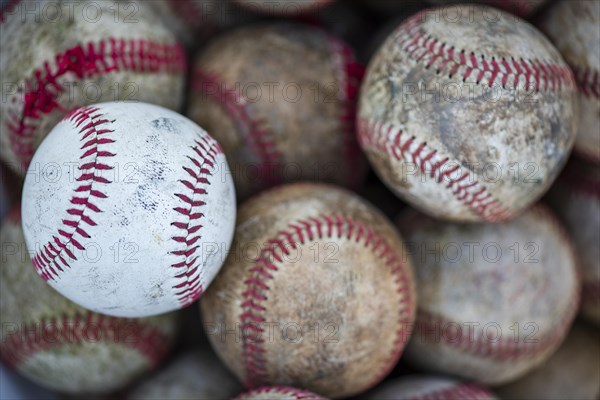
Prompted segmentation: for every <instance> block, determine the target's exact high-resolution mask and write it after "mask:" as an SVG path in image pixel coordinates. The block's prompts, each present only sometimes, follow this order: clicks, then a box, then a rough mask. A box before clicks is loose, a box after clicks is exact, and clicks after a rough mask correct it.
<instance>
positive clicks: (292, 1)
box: [227, 0, 333, 16]
mask: <svg viewBox="0 0 600 400" xmlns="http://www.w3.org/2000/svg"><path fill="white" fill-rule="evenodd" d="M227 1H231V2H232V3H233V4H236V5H238V6H240V7H243V8H245V9H247V10H250V11H253V12H256V13H259V14H267V15H279V16H292V15H299V14H304V13H310V12H319V9H320V8H322V7H325V6H327V5H329V4H330V3H331V2H332V1H333V0H277V1H271V0H227Z"/></svg>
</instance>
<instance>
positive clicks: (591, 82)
mask: <svg viewBox="0 0 600 400" xmlns="http://www.w3.org/2000/svg"><path fill="white" fill-rule="evenodd" d="M571 69H572V70H573V73H574V74H575V81H576V82H577V86H578V87H579V90H580V91H581V92H582V93H583V94H584V95H585V96H586V97H589V98H600V73H599V72H598V71H597V70H594V69H592V68H589V67H577V66H575V65H571Z"/></svg>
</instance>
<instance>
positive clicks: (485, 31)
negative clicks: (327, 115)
mask: <svg viewBox="0 0 600 400" xmlns="http://www.w3.org/2000/svg"><path fill="white" fill-rule="evenodd" d="M576 129H577V89H576V84H575V81H574V78H573V74H572V72H571V70H570V69H569V67H568V65H567V64H566V63H565V62H564V61H563V59H562V57H561V56H560V54H559V53H558V51H557V50H555V49H554V48H553V47H552V45H551V44H550V42H549V41H548V40H547V39H545V38H544V36H543V35H542V34H541V33H539V32H538V31H537V30H535V28H533V27H532V26H531V25H529V24H527V23H526V22H524V21H522V20H520V19H518V18H517V17H514V16H510V15H509V14H507V13H498V11H497V10H494V9H492V8H489V7H484V6H476V5H469V6H467V5H463V6H452V7H449V8H437V9H433V10H426V11H423V12H421V13H418V14H416V15H415V16H413V17H411V18H409V19H408V20H406V21H405V22H404V23H402V24H401V25H400V27H398V28H397V29H396V30H395V31H394V33H392V34H391V35H390V37H389V38H388V39H387V40H386V41H385V43H384V44H383V46H382V47H381V48H380V49H379V51H378V52H377V53H376V54H375V56H374V58H373V59H372V60H371V62H370V64H369V67H368V68H367V73H366V76H365V79H364V81H363V83H362V86H361V93H360V96H359V111H358V136H359V142H360V144H361V146H362V148H363V150H364V151H365V152H366V154H367V157H368V158H369V160H370V162H371V165H372V166H373V168H374V169H375V171H376V172H377V173H378V175H379V176H380V178H381V179H382V180H383V181H384V182H385V183H386V184H387V185H388V187H389V188H390V189H391V190H393V191H394V192H395V193H396V194H397V195H398V196H400V197H401V198H403V199H404V200H406V201H408V202H409V203H411V204H412V205H413V206H415V207H416V208H418V209H420V210H422V211H423V212H426V213H428V214H430V215H432V216H435V217H438V218H443V219H449V220H456V221H487V222H497V221H502V220H506V219H509V218H513V217H514V216H515V215H517V214H519V213H521V212H522V211H523V210H525V209H526V208H527V207H528V206H529V205H530V204H532V203H533V202H535V201H536V200H537V199H538V198H539V197H540V196H542V195H543V194H544V193H545V192H546V190H547V189H548V188H549V186H550V185H551V184H552V182H553V181H554V179H555V178H556V176H557V175H558V173H559V172H560V170H561V168H562V166H563V165H564V163H565V162H566V160H567V157H568V156H569V152H570V150H571V147H572V145H573V141H574V138H575V133H576Z"/></svg>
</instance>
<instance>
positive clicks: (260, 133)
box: [193, 68, 283, 186]
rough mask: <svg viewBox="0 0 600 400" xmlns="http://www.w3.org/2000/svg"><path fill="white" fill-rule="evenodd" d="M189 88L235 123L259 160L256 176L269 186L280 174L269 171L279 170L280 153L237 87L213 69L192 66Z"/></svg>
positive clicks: (260, 120)
mask: <svg viewBox="0 0 600 400" xmlns="http://www.w3.org/2000/svg"><path fill="white" fill-rule="evenodd" d="M193 88H194V90H195V91H197V92H199V93H201V94H202V95H204V96H207V97H208V98H210V99H212V100H213V101H215V102H216V103H217V104H219V105H220V106H221V107H222V109H223V111H225V112H226V113H227V114H228V115H229V117H230V118H231V121H232V122H233V123H235V124H236V127H237V129H238V131H239V133H241V134H242V136H243V139H244V140H245V142H246V145H247V146H248V147H250V148H251V149H253V152H254V154H255V155H256V156H257V157H258V158H259V160H260V165H259V176H260V177H263V180H264V181H265V182H266V183H267V184H268V185H269V186H272V185H276V184H278V183H280V182H281V176H279V174H277V173H273V171H279V168H277V166H278V165H279V164H281V160H282V158H283V155H282V154H281V152H280V151H279V150H278V149H277V146H276V144H275V142H274V140H273V139H272V138H271V133H270V132H269V131H268V129H266V128H265V126H266V122H265V121H263V120H262V119H256V118H254V117H253V116H252V114H251V113H250V112H249V110H248V108H247V104H246V100H245V98H244V97H243V95H242V93H241V92H240V91H239V90H238V88H237V87H236V88H230V87H228V86H227V85H226V84H225V83H224V82H223V81H221V80H220V79H219V77H218V75H217V74H216V73H212V72H209V71H204V70H202V69H200V68H198V69H196V72H195V79H194V83H193ZM209 89H212V90H209Z"/></svg>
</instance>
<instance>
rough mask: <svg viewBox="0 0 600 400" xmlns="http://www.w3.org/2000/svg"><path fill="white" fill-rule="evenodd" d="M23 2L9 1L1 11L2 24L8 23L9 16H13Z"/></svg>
mask: <svg viewBox="0 0 600 400" xmlns="http://www.w3.org/2000/svg"><path fill="white" fill-rule="evenodd" d="M20 2H21V0H9V2H8V3H7V4H6V5H5V6H4V8H2V10H0V23H2V22H4V21H6V19H7V16H8V14H12V12H13V11H14V10H15V8H16V7H17V5H19V3H20Z"/></svg>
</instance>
